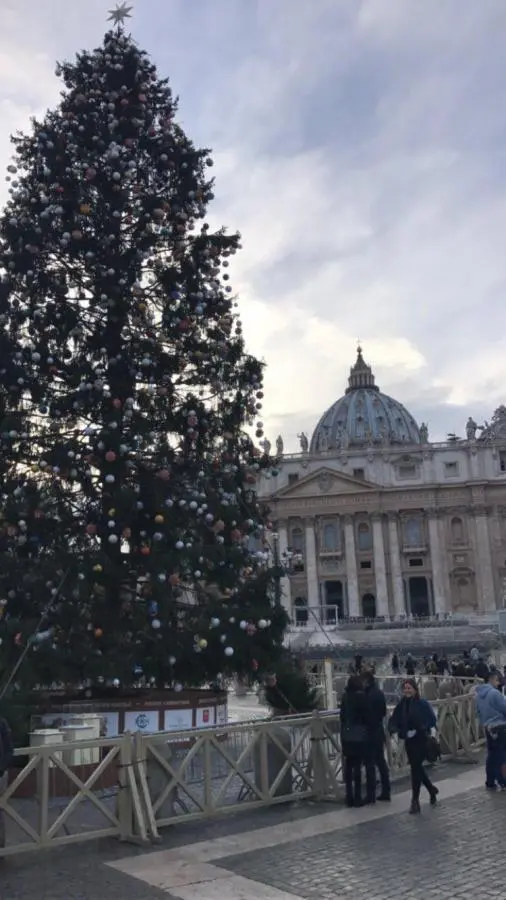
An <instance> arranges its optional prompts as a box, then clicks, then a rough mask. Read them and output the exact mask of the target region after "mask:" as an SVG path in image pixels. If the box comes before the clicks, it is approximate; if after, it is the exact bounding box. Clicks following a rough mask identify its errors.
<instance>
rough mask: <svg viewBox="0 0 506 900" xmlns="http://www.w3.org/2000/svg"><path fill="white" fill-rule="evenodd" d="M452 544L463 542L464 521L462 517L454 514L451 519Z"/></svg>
mask: <svg viewBox="0 0 506 900" xmlns="http://www.w3.org/2000/svg"><path fill="white" fill-rule="evenodd" d="M451 532H452V544H463V543H464V523H463V521H462V519H459V517H458V516H455V517H454V518H453V519H452V521H451Z"/></svg>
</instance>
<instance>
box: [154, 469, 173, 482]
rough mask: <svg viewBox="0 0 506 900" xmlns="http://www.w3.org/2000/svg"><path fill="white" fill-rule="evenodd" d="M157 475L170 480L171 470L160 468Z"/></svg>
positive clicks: (163, 479)
mask: <svg viewBox="0 0 506 900" xmlns="http://www.w3.org/2000/svg"><path fill="white" fill-rule="evenodd" d="M156 474H157V477H158V478H160V479H161V480H162V481H168V480H169V478H170V472H169V470H168V469H160V470H159V471H158V472H157V473H156Z"/></svg>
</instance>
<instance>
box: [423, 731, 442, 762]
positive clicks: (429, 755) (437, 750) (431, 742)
mask: <svg viewBox="0 0 506 900" xmlns="http://www.w3.org/2000/svg"><path fill="white" fill-rule="evenodd" d="M425 758H426V760H427V762H429V763H435V762H437V761H438V759H441V746H440V744H439V741H438V739H437V738H435V737H432V735H431V734H428V735H427V743H426V746H425Z"/></svg>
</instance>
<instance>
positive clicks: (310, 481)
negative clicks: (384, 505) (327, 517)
mask: <svg viewBox="0 0 506 900" xmlns="http://www.w3.org/2000/svg"><path fill="white" fill-rule="evenodd" d="M377 490H378V485H376V484H372V483H371V482H370V481H364V479H363V478H353V476H351V475H345V474H344V472H334V471H333V470H332V469H328V468H322V469H318V470H317V471H316V472H312V473H311V474H310V475H306V477H305V478H301V479H300V481H296V482H295V483H294V484H290V485H288V486H287V487H285V488H282V489H281V490H280V491H278V493H277V494H276V498H277V499H280V500H281V499H285V498H286V499H291V498H299V497H301V498H302V497H318V496H329V495H338V494H359V493H360V494H367V493H369V492H370V491H377Z"/></svg>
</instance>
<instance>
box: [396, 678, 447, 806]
mask: <svg viewBox="0 0 506 900" xmlns="http://www.w3.org/2000/svg"><path fill="white" fill-rule="evenodd" d="M402 694H403V696H402V700H401V701H400V703H398V704H397V706H396V707H395V709H394V711H393V713H392V716H391V718H390V721H389V723H388V730H389V732H390V733H391V734H397V735H398V736H399V738H400V739H401V740H402V741H404V743H405V747H406V755H407V757H408V762H409V767H410V769H411V787H412V792H413V793H412V798H411V807H410V810H409V811H410V813H412V814H417V813H419V812H420V789H421V787H422V784H423V785H425V787H426V788H427V790H428V792H429V796H430V803H431V806H435V805H436V803H437V795H438V793H439V791H438V789H437V787H436V786H435V785H433V784H432V781H431V780H430V778H429V776H428V775H427V772H426V771H425V769H424V766H423V763H424V760H425V759H426V755H427V739H428V736H429V734H430V733H431V731H432V730H433V729H434V730H435V728H436V725H437V720H436V715H435V713H434V710H433V709H432V706H431V705H430V703H428V702H427V700H423V699H422V698H421V697H420V694H419V691H418V687H417V684H416V681H415V680H414V679H413V678H406V680H405V681H404V684H403V687H402Z"/></svg>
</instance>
